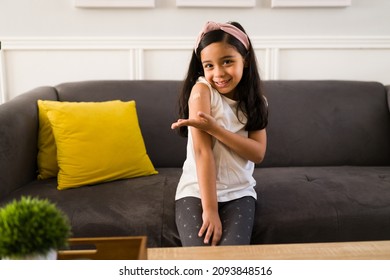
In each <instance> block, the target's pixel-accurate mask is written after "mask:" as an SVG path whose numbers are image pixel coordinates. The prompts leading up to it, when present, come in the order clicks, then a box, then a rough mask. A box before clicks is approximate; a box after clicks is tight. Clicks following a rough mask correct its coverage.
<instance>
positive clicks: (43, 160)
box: [37, 100, 59, 180]
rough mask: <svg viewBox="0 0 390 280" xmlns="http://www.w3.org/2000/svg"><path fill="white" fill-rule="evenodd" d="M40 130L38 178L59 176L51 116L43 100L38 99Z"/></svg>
mask: <svg viewBox="0 0 390 280" xmlns="http://www.w3.org/2000/svg"><path fill="white" fill-rule="evenodd" d="M38 116H39V132H38V156H37V164H38V179H39V180H44V179H48V178H52V177H57V174H58V171H59V169H58V164H57V147H56V143H55V141H54V136H53V131H52V129H51V125H50V121H49V118H48V117H47V112H46V109H45V107H44V103H43V101H42V100H38Z"/></svg>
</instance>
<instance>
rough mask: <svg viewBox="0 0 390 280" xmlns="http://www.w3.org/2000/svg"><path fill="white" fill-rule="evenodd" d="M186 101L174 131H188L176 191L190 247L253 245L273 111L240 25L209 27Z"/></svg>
mask: <svg viewBox="0 0 390 280" xmlns="http://www.w3.org/2000/svg"><path fill="white" fill-rule="evenodd" d="M179 105H180V119H179V120H178V121H177V122H175V123H173V124H172V129H176V128H179V130H180V134H181V135H182V136H188V144H187V159H186V161H185V162H184V166H183V174H182V176H181V178H180V182H179V184H178V187H177V192H176V224H177V228H178V231H179V234H180V238H181V241H182V245H183V246H200V245H204V244H211V245H243V244H249V243H250V240H251V233H252V228H253V219H254V214H255V199H256V192H255V190H254V187H255V185H256V181H255V180H254V178H253V176H252V174H253V170H254V164H255V163H259V162H261V161H262V160H263V158H264V154H265V150H266V130H265V127H266V126H267V116H268V115H267V101H266V99H265V98H264V97H263V94H262V87H261V80H260V76H259V73H258V69H257V63H256V57H255V53H254V50H253V48H252V44H251V41H250V40H249V38H248V36H247V35H246V33H245V31H244V29H243V28H242V26H241V25H240V24H238V23H235V22H231V23H226V24H224V23H215V22H208V23H207V24H206V25H205V26H204V28H203V30H202V32H201V33H200V35H199V37H198V40H197V43H196V45H195V50H194V53H193V54H192V58H191V62H190V65H189V68H188V74H187V77H186V79H185V81H184V86H183V89H182V92H181V96H180V100H179ZM188 127H189V128H188Z"/></svg>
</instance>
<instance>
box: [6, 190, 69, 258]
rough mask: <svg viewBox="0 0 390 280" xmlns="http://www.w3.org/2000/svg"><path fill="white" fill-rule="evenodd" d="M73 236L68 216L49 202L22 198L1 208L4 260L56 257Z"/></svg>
mask: <svg viewBox="0 0 390 280" xmlns="http://www.w3.org/2000/svg"><path fill="white" fill-rule="evenodd" d="M69 236H70V223H69V220H68V218H67V216H66V215H65V214H64V213H63V212H61V211H60V210H59V209H58V208H57V207H56V205H54V204H53V203H51V202H49V200H47V199H39V198H31V197H22V198H21V199H20V200H14V201H12V202H10V203H9V204H7V205H5V206H4V207H3V208H1V209H0V258H3V259H4V258H7V259H48V258H50V257H45V256H46V255H47V254H50V253H51V258H56V256H57V250H58V249H59V248H62V247H65V246H66V245H67V240H68V238H69Z"/></svg>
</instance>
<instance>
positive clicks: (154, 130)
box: [56, 81, 187, 167]
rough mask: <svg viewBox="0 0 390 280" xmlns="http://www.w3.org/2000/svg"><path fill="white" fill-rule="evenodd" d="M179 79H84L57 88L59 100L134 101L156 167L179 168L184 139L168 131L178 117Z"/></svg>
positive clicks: (147, 146) (182, 159)
mask: <svg viewBox="0 0 390 280" xmlns="http://www.w3.org/2000/svg"><path fill="white" fill-rule="evenodd" d="M180 86H181V82H179V81H84V82H73V83H64V84H61V85H58V86H57V87H56V89H57V92H58V98H59V100H60V101H71V102H72V101H73V102H74V101H76V102H81V101H84V102H88V101H107V100H115V99H118V100H122V101H127V100H135V102H136V108H137V114H138V120H139V124H140V127H141V131H142V135H143V138H144V141H145V146H146V150H147V152H148V155H149V157H150V159H151V161H152V162H153V164H154V166H155V167H181V166H182V165H183V162H184V160H185V147H186V143H187V140H186V138H183V137H180V136H179V135H178V134H177V133H176V132H175V131H173V130H171V124H172V122H174V121H176V120H177V99H178V94H179V91H180Z"/></svg>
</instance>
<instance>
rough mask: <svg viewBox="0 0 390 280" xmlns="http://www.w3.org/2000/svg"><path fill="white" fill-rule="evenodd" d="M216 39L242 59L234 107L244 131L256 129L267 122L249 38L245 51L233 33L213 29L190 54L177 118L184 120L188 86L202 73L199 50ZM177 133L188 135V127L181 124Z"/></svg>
mask: <svg viewBox="0 0 390 280" xmlns="http://www.w3.org/2000/svg"><path fill="white" fill-rule="evenodd" d="M229 23H230V24H232V25H234V26H236V27H237V28H239V29H241V30H242V31H243V32H244V33H246V32H245V30H244V28H243V27H242V26H241V25H240V24H239V23H237V22H229ZM216 42H226V43H228V44H229V45H231V46H233V47H235V48H236V50H237V51H238V52H239V53H240V54H241V55H242V57H244V58H245V67H244V72H243V75H242V78H241V81H240V82H239V83H238V85H237V87H236V90H235V96H234V98H235V100H237V101H238V106H237V110H241V111H242V112H243V113H244V115H245V116H246V118H247V122H246V125H245V130H247V131H254V130H260V129H263V128H265V127H266V126H267V124H268V106H267V101H266V99H265V98H264V95H263V87H262V81H261V79H260V74H259V71H258V68H257V60H256V55H255V52H254V50H253V47H252V43H251V41H250V40H249V43H250V44H249V48H248V50H247V49H246V48H245V46H244V45H243V44H242V43H241V42H240V41H239V40H238V39H237V38H235V37H234V36H232V35H230V34H228V33H226V32H224V31H222V30H214V31H210V32H208V33H206V34H205V35H204V37H203V38H202V40H201V41H200V43H199V46H198V48H197V49H196V50H195V51H194V52H193V53H192V56H191V60H190V65H189V67H188V72H187V76H186V78H185V80H184V83H183V87H182V90H181V94H180V98H179V118H182V119H187V118H188V116H189V108H188V100H189V98H190V94H191V90H192V87H193V86H194V85H195V83H196V81H197V80H198V78H199V77H200V76H204V71H203V66H202V62H201V60H200V53H201V51H202V50H203V49H204V48H205V47H207V46H208V45H210V44H212V43H216ZM179 133H180V135H181V136H184V137H186V136H187V135H188V128H187V127H181V128H180V130H179Z"/></svg>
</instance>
